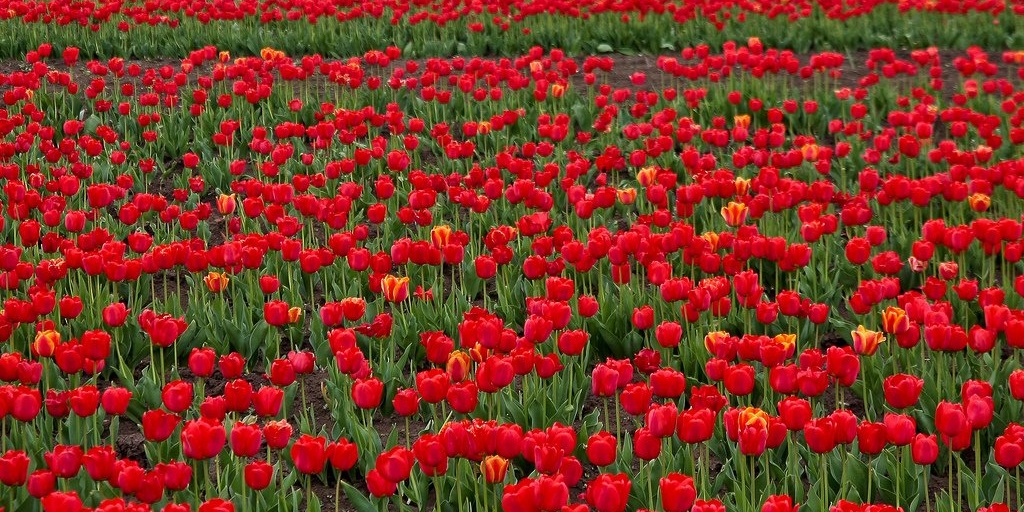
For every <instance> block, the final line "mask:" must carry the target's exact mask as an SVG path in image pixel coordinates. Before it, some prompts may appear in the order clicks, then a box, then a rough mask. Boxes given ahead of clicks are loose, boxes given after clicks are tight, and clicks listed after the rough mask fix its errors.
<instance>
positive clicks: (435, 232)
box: [430, 226, 452, 249]
mask: <svg viewBox="0 0 1024 512" xmlns="http://www.w3.org/2000/svg"><path fill="white" fill-rule="evenodd" d="M451 237H452V228H450V227H448V226H434V229H431V230H430V242H431V243H433V244H434V247H437V248H438V249H441V248H443V247H444V246H446V245H448V241H449V240H451Z"/></svg>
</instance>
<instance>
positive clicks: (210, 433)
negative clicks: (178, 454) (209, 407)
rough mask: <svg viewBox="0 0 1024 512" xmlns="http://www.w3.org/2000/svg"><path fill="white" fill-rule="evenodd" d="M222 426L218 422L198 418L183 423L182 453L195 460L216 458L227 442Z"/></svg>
mask: <svg viewBox="0 0 1024 512" xmlns="http://www.w3.org/2000/svg"><path fill="white" fill-rule="evenodd" d="M226 437H227V434H226V432H225V431H224V425H222V424H221V423H220V422H219V421H217V420H213V419H209V418H200V419H198V420H192V421H187V422H185V426H184V427H182V429H181V449H182V453H183V454H184V455H185V456H186V457H188V458H190V459H195V460H206V459H210V458H213V457H215V456H217V454H219V453H220V451H221V449H223V448H224V444H225V442H226V441H227V439H226Z"/></svg>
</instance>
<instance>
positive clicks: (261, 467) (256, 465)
mask: <svg viewBox="0 0 1024 512" xmlns="http://www.w3.org/2000/svg"><path fill="white" fill-rule="evenodd" d="M244 477H245V485H246V486H247V487H248V488H250V489H252V490H254V491H262V490H263V489H266V488H267V487H269V486H270V482H271V481H272V480H273V479H274V466H272V465H270V464H268V463H267V462H266V461H262V460H257V461H253V462H250V463H249V464H246V465H245V469H244Z"/></svg>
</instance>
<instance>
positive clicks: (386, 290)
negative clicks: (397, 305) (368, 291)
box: [380, 274, 409, 302]
mask: <svg viewBox="0 0 1024 512" xmlns="http://www.w3.org/2000/svg"><path fill="white" fill-rule="evenodd" d="M380 284H381V292H382V294H383V295H384V300H386V301H388V302H402V301H404V300H405V299H407V298H409V278H408V277H395V276H393V275H391V274H388V275H386V276H384V278H383V279H381V282H380Z"/></svg>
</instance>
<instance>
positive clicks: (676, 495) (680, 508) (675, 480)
mask: <svg viewBox="0 0 1024 512" xmlns="http://www.w3.org/2000/svg"><path fill="white" fill-rule="evenodd" d="M658 490H659V491H661V508H663V509H664V510H665V512H688V511H689V510H690V508H691V507H693V503H694V501H695V500H696V499H697V490H696V489H695V488H694V485H693V478H691V477H689V476H686V475H683V474H680V473H669V474H668V475H665V476H664V477H662V478H661V480H659V481H658Z"/></svg>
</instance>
